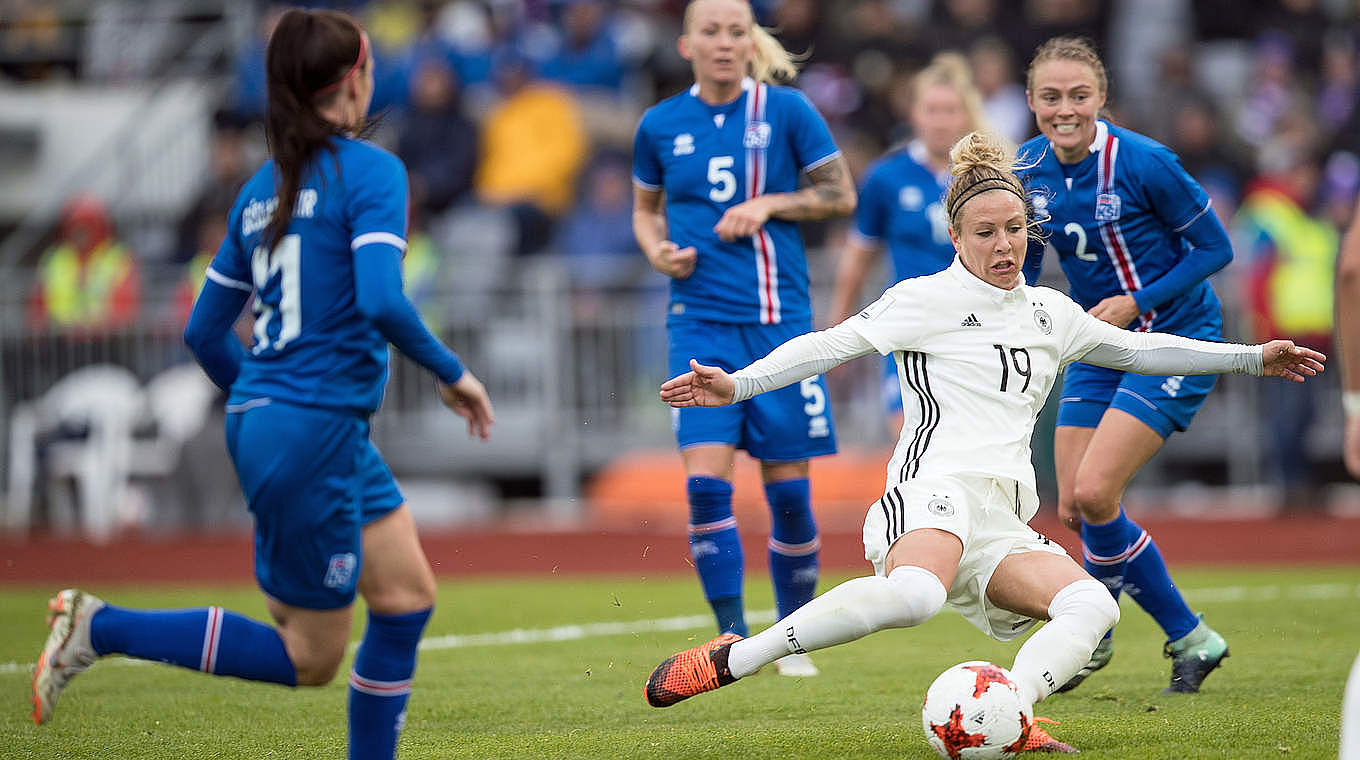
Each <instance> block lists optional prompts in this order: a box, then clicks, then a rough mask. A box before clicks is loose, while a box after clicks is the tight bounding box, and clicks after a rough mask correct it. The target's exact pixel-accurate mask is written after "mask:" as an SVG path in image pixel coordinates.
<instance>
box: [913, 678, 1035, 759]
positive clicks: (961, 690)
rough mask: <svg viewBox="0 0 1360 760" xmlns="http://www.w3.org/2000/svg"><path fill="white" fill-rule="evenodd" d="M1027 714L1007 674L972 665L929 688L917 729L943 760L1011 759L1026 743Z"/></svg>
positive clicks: (1031, 719)
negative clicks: (918, 728)
mask: <svg viewBox="0 0 1360 760" xmlns="http://www.w3.org/2000/svg"><path fill="white" fill-rule="evenodd" d="M1033 709H1034V708H1033V707H1032V706H1031V705H1030V704H1029V703H1028V702H1027V701H1026V700H1025V699H1024V698H1023V697H1021V696H1020V686H1019V685H1018V684H1017V683H1016V682H1015V679H1014V678H1012V677H1011V672H1010V671H1009V670H1006V669H1005V668H1003V667H1001V666H999V665H993V664H992V663H990V662H982V661H981V660H973V661H970V662H965V663H960V664H958V665H955V666H954V667H952V668H950V669H949V670H946V671H945V672H943V673H941V674H940V677H939V678H936V679H935V682H934V683H932V684H931V685H930V688H929V689H927V690H926V701H925V704H924V705H922V706H921V725H922V727H923V728H924V729H925V732H926V741H927V742H930V746H931V748H933V749H934V750H935V752H936V753H938V754H939V756H940V757H943V758H947V759H948V760H997V759H998V758H1012V757H1016V756H1017V755H1018V753H1019V752H1020V750H1021V748H1022V747H1024V746H1025V740H1027V739H1028V738H1029V731H1030V726H1032V725H1033V723H1034V712H1033Z"/></svg>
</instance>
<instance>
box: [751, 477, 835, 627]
mask: <svg viewBox="0 0 1360 760" xmlns="http://www.w3.org/2000/svg"><path fill="white" fill-rule="evenodd" d="M765 498H766V499H767V500H768V501H769V502H770V544H769V548H770V581H771V582H772V583H773V584H774V601H775V608H776V609H777V610H778V613H779V619H780V620H783V619H784V618H785V617H788V615H789V614H790V613H792V612H793V611H794V610H796V609H798V608H799V607H802V606H803V605H804V604H807V603H808V602H809V601H811V599H812V597H813V596H814V595H815V594H816V593H817V550H818V549H820V548H821V547H822V541H821V539H820V538H818V536H817V522H816V520H814V519H813V517H812V486H811V485H810V484H809V483H808V479H807V478H794V479H793V480H781V481H779V482H776V483H766V484H765Z"/></svg>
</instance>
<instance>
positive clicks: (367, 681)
mask: <svg viewBox="0 0 1360 760" xmlns="http://www.w3.org/2000/svg"><path fill="white" fill-rule="evenodd" d="M431 611H432V608H427V609H423V610H420V611H417V612H411V613H407V614H405V615H378V614H374V613H372V612H370V613H368V629H367V630H365V631H364V640H363V641H362V642H360V643H359V651H358V652H356V653H355V655H354V670H353V671H351V672H350V676H349V759H350V760H392V758H393V757H396V754H397V737H398V736H400V735H401V727H402V725H403V724H405V722H406V700H407V699H408V698H409V697H410V695H411V677H412V676H413V675H414V674H415V672H416V647H417V646H419V645H420V634H421V632H422V631H424V630H425V623H426V622H428V621H429V619H430V612H431Z"/></svg>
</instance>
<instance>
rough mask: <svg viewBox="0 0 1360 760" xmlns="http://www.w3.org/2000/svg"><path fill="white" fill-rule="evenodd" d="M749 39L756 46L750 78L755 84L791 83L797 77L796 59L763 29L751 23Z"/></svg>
mask: <svg viewBox="0 0 1360 760" xmlns="http://www.w3.org/2000/svg"><path fill="white" fill-rule="evenodd" d="M751 39H752V41H754V42H755V44H756V55H755V60H753V61H751V77H752V78H754V79H755V80H756V81H757V82H769V83H772V84H773V83H775V82H776V81H777V80H782V81H785V82H791V81H793V79H794V77H796V76H798V62H797V61H798V59H797V58H796V57H795V56H794V55H793V53H790V52H789V51H787V50H785V49H784V46H783V45H781V44H779V40H777V39H775V38H774V35H772V34H770V33H769V31H767V30H766V29H765V27H763V26H761V25H760V24H756V23H754V22H752V24H751Z"/></svg>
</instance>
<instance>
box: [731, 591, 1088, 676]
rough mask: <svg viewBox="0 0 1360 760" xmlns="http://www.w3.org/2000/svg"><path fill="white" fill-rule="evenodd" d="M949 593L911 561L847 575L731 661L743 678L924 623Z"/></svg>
mask: <svg viewBox="0 0 1360 760" xmlns="http://www.w3.org/2000/svg"><path fill="white" fill-rule="evenodd" d="M946 596H947V595H946V593H945V590H944V585H943V584H942V583H940V579H939V578H937V577H935V574H934V573H932V572H930V571H929V570H925V569H923V568H920V567H915V566H912V565H904V566H902V567H899V568H897V569H895V570H893V571H892V572H891V573H889V574H888V577H886V578H884V577H880V576H876V575H875V576H869V577H866V578H855V579H853V580H848V581H846V582H845V583H842V584H840V585H839V586H836V587H834V588H832V589H830V590H829V591H827V592H826V593H825V594H822V595H821V596H819V597H817V598H815V599H813V600H812V601H810V602H808V603H807V604H805V605H803V606H802V607H799V608H798V609H797V610H795V611H794V612H793V614H791V615H789V616H788V617H786V618H784V619H783V620H780V621H779V622H778V623H775V624H774V625H772V626H770V627H769V628H766V629H765V630H763V631H761V632H760V633H758V634H756V635H755V636H752V637H751V638H749V639H742V640H741V641H738V642H736V643H735V644H733V645H732V648H731V649H730V650H728V655H727V666H728V667H729V668H730V669H731V670H732V675H733V676H736V677H737V678H742V677H744V676H749V675H750V674H752V673H754V672H756V671H757V670H760V669H761V668H762V667H764V666H765V665H768V664H770V663H772V662H774V661H775V660H777V659H779V658H780V657H783V656H784V655H786V654H792V653H795V652H810V651H812V650H814V649H825V648H827V647H830V646H835V645H837V644H844V643H846V642H847V641H854V640H855V639H858V638H862V637H864V636H866V635H868V634H870V633H873V632H874V631H881V630H883V629H884V628H908V627H910V626H913V625H920V624H921V623H924V622H925V621H927V620H929V619H930V618H931V617H933V616H934V615H935V613H937V612H939V611H940V608H941V607H943V606H944V600H945V597H946ZM1107 596H1108V595H1107ZM1092 648H1094V645H1092ZM1087 654H1090V653H1089V652H1088V653H1087Z"/></svg>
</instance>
